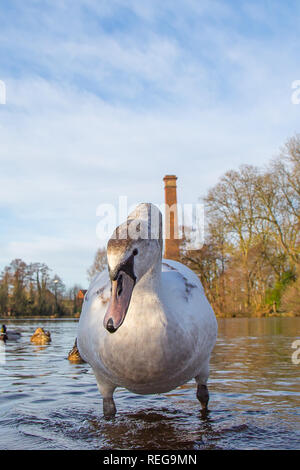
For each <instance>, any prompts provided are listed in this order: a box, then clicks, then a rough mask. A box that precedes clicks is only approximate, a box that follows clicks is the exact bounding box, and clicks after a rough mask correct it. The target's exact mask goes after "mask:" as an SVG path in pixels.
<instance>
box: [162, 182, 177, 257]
mask: <svg viewBox="0 0 300 470" xmlns="http://www.w3.org/2000/svg"><path fill="white" fill-rule="evenodd" d="M176 180H177V176H175V175H166V176H165V177H164V182H165V205H166V210H165V252H164V258H167V259H174V260H178V259H179V239H178V213H177V194H176Z"/></svg>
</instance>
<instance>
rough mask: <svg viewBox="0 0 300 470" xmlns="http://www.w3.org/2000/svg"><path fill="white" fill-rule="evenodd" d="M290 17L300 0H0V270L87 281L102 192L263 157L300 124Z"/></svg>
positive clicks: (202, 185) (196, 177) (123, 191)
mask: <svg viewBox="0 0 300 470" xmlns="http://www.w3.org/2000/svg"><path fill="white" fill-rule="evenodd" d="M299 24H300V2H299V1H298V0H288V1H285V2H283V1H278V0H270V1H266V0H265V1H263V0H248V1H244V0H239V1H237V0H220V1H217V0H164V1H161V0H143V1H140V0H76V1H71V0H26V2H25V1H23V0H9V1H8V0H1V1H0V80H1V81H2V82H4V84H5V87H6V102H5V104H0V243H1V249H0V270H2V269H3V267H4V266H5V265H7V264H9V263H10V261H11V260H12V259H15V258H22V259H23V260H24V261H26V262H28V263H29V262H44V263H47V264H48V266H49V267H50V268H51V269H52V270H53V271H52V272H53V274H55V273H56V274H58V275H59V276H60V277H62V279H63V280H64V282H65V283H66V285H67V286H71V285H72V284H74V283H77V284H78V283H79V284H81V285H82V287H88V281H87V276H86V271H87V269H88V267H89V266H90V265H91V263H92V261H93V257H94V254H95V251H96V250H97V248H98V247H100V246H103V244H104V243H105V242H106V240H103V239H99V237H98V236H97V224H98V223H99V216H97V208H98V207H99V205H101V204H113V205H114V206H117V204H118V198H119V196H126V197H127V198H128V203H129V204H130V205H131V204H133V203H138V202H153V203H158V204H161V203H162V202H163V197H164V195H163V182H162V178H163V176H164V175H165V174H176V175H177V177H178V199H179V202H181V203H196V202H198V201H199V198H201V197H203V196H204V195H205V193H206V192H207V190H208V189H209V188H211V187H213V186H214V185H215V184H216V183H217V182H218V179H219V178H220V177H221V176H222V174H223V173H224V172H226V171H227V170H229V169H237V168H238V167H239V166H240V165H242V164H252V165H259V166H264V165H267V164H268V162H269V161H270V159H271V158H272V157H274V156H275V155H276V154H278V152H279V149H280V147H281V146H282V145H283V144H284V142H285V141H286V140H287V139H288V138H289V137H291V136H292V135H294V134H295V133H296V132H299V123H300V104H299V105H296V104H293V103H292V101H291V96H292V93H293V90H292V84H293V82H294V81H296V80H300V66H299V64H300V61H299V51H300V35H299Z"/></svg>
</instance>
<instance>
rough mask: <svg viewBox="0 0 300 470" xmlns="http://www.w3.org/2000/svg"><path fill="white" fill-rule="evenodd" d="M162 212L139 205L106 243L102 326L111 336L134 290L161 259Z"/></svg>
mask: <svg viewBox="0 0 300 470" xmlns="http://www.w3.org/2000/svg"><path fill="white" fill-rule="evenodd" d="M161 227H162V222H161V213H160V211H159V210H158V209H157V207H156V206H154V205H153V204H139V205H138V206H137V207H136V209H135V210H134V211H133V212H132V213H131V214H130V215H129V216H128V218H127V220H126V222H124V223H123V224H122V225H120V226H119V227H117V228H116V230H115V231H114V233H113V235H112V236H111V238H110V240H109V242H108V244H107V262H108V269H109V275H110V280H111V298H110V302H109V306H108V310H107V312H106V314H105V317H104V327H105V328H106V329H107V330H108V331H109V332H110V333H114V332H115V331H116V330H117V329H118V328H119V327H120V326H121V325H122V323H123V321H124V319H125V316H126V313H127V310H128V308H129V304H130V300H131V296H132V292H133V289H134V287H135V285H136V284H138V282H139V281H140V279H142V277H143V276H144V275H145V274H146V273H147V272H148V271H149V270H150V269H151V268H152V267H153V266H154V265H155V264H156V263H159V262H160V260H161V253H162V228H161Z"/></svg>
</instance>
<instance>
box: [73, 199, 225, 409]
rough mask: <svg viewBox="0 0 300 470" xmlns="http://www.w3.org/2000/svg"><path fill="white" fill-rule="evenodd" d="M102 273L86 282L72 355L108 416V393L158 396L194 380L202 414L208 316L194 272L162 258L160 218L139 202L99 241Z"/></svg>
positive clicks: (212, 330) (212, 327) (211, 322)
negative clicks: (85, 368)
mask: <svg viewBox="0 0 300 470" xmlns="http://www.w3.org/2000/svg"><path fill="white" fill-rule="evenodd" d="M107 262H108V269H107V270H105V271H103V272H101V273H99V274H98V275H96V276H95V277H94V279H93V280H92V282H91V285H90V287H89V289H88V291H87V292H86V294H85V297H84V301H83V306H82V312H81V316H80V320H79V325H78V336H77V344H78V349H79V353H80V356H81V357H82V358H83V359H84V361H86V362H87V363H89V364H90V366H91V367H92V370H93V372H94V375H95V378H96V381H97V385H98V389H99V391H100V393H101V395H102V398H103V414H104V416H105V417H110V416H114V415H115V413H116V407H115V403H114V399H113V393H114V391H115V389H116V387H124V388H126V389H127V390H129V391H131V392H134V393H137V394H155V393H165V392H168V391H170V390H173V389H174V388H176V387H178V386H180V385H183V384H184V383H186V382H188V381H190V380H191V379H193V378H195V380H196V383H197V393H196V396H197V398H198V400H199V401H200V403H201V406H202V409H203V410H206V409H207V404H208V400H209V393H208V389H207V380H208V376H209V361H210V355H211V352H212V349H213V347H214V345H215V341H216V337H217V321H216V317H215V314H214V312H213V310H212V308H211V306H210V304H209V302H208V300H207V299H206V297H205V294H204V290H203V287H202V284H201V282H200V281H199V279H198V277H197V275H196V274H195V273H194V272H193V271H191V270H190V269H189V268H187V267H186V266H184V265H183V264H181V263H179V262H177V261H173V260H166V259H162V217H161V212H160V211H159V209H158V208H157V207H156V206H154V205H153V204H150V203H143V204H139V205H138V206H137V207H136V209H135V210H134V211H133V212H132V213H131V214H130V215H129V216H128V218H127V220H126V221H125V222H124V223H123V224H121V225H120V226H119V227H117V228H116V229H115V231H114V233H113V235H112V237H111V238H110V240H109V241H108V244H107Z"/></svg>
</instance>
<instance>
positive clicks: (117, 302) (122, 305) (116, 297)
mask: <svg viewBox="0 0 300 470" xmlns="http://www.w3.org/2000/svg"><path fill="white" fill-rule="evenodd" d="M134 284H135V281H134V280H133V279H132V277H131V276H130V275H128V274H127V273H126V272H124V271H122V270H120V271H119V273H118V276H117V278H116V280H114V281H112V292H111V298H110V302H109V306H108V309H107V312H106V314H105V317H104V321H103V324H104V328H106V329H107V331H109V332H110V333H114V332H115V331H117V329H118V328H119V327H120V326H121V325H122V323H123V321H124V319H125V315H126V313H127V310H128V307H129V304H130V299H131V295H132V291H133V288H134Z"/></svg>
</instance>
